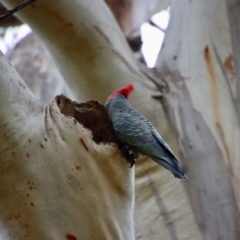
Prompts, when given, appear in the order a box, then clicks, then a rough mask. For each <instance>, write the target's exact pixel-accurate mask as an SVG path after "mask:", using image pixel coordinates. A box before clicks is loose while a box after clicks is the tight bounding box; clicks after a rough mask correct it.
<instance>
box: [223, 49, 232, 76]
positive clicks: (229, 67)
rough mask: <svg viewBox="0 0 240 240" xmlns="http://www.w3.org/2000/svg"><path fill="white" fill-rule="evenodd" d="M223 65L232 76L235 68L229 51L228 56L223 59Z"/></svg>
mask: <svg viewBox="0 0 240 240" xmlns="http://www.w3.org/2000/svg"><path fill="white" fill-rule="evenodd" d="M223 65H224V67H225V69H226V70H227V71H229V72H230V73H231V74H232V75H233V76H235V69H234V66H233V56H232V54H231V53H230V54H229V56H228V57H227V58H226V59H225V61H224V64H223Z"/></svg>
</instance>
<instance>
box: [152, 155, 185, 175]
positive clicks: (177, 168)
mask: <svg viewBox="0 0 240 240" xmlns="http://www.w3.org/2000/svg"><path fill="white" fill-rule="evenodd" d="M154 160H155V161H156V162H157V163H158V164H161V165H162V166H163V167H165V168H166V169H167V170H169V171H170V172H171V173H172V174H173V175H174V176H175V177H176V178H182V179H188V177H187V175H186V174H185V173H184V171H183V169H182V167H181V165H180V164H179V162H178V161H176V160H175V159H169V158H167V159H166V158H165V157H162V158H154Z"/></svg>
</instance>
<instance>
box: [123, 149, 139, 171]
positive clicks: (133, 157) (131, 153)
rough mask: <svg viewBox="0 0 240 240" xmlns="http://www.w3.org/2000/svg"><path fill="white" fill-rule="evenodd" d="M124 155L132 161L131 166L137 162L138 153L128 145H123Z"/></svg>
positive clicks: (128, 160)
mask: <svg viewBox="0 0 240 240" xmlns="http://www.w3.org/2000/svg"><path fill="white" fill-rule="evenodd" d="M121 154H122V156H123V157H124V158H125V159H126V160H127V162H129V163H130V168H132V167H133V165H134V164H135V163H136V159H137V158H138V156H139V155H138V153H136V152H134V151H133V150H132V149H131V148H130V147H129V146H128V145H123V146H122V148H121Z"/></svg>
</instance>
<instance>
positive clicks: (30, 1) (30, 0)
mask: <svg viewBox="0 0 240 240" xmlns="http://www.w3.org/2000/svg"><path fill="white" fill-rule="evenodd" d="M36 1H37V0H26V1H24V2H22V3H20V4H19V5H17V6H16V7H14V8H12V9H10V10H7V11H6V12H5V13H3V14H2V15H0V21H1V20H3V19H5V18H7V17H9V16H11V15H13V14H14V13H15V12H17V11H19V10H21V9H23V8H25V7H26V6H28V5H29V4H32V3H33V2H36Z"/></svg>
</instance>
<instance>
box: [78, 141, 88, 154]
mask: <svg viewBox="0 0 240 240" xmlns="http://www.w3.org/2000/svg"><path fill="white" fill-rule="evenodd" d="M79 141H80V143H82V145H83V146H84V148H85V149H86V151H88V152H89V150H88V148H87V146H86V144H85V142H84V141H83V139H82V138H79Z"/></svg>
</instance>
